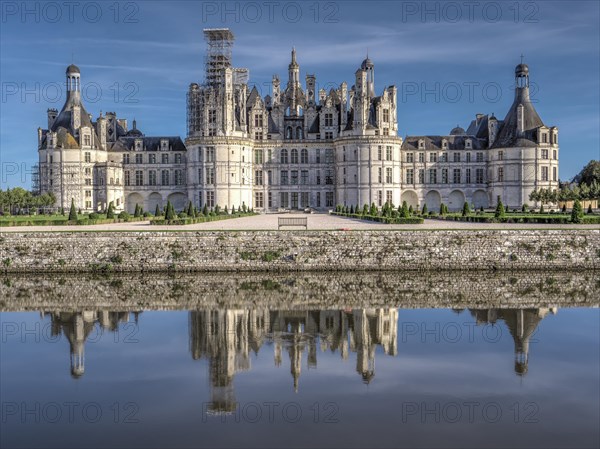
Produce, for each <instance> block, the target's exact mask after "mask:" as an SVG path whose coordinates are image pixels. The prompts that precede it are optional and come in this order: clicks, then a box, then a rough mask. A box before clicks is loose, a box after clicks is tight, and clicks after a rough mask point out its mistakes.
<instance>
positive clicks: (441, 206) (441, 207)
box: [440, 203, 446, 215]
mask: <svg viewBox="0 0 600 449" xmlns="http://www.w3.org/2000/svg"><path fill="white" fill-rule="evenodd" d="M440 215H446V205H445V204H444V203H441V204H440Z"/></svg>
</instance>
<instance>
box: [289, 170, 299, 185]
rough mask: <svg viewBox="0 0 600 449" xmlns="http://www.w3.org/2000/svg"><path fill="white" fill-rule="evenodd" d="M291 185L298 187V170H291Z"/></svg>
mask: <svg viewBox="0 0 600 449" xmlns="http://www.w3.org/2000/svg"><path fill="white" fill-rule="evenodd" d="M291 179H292V185H298V170H292V177H291Z"/></svg>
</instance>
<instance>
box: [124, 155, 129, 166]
mask: <svg viewBox="0 0 600 449" xmlns="http://www.w3.org/2000/svg"><path fill="white" fill-rule="evenodd" d="M123 163H124V164H129V154H124V155H123Z"/></svg>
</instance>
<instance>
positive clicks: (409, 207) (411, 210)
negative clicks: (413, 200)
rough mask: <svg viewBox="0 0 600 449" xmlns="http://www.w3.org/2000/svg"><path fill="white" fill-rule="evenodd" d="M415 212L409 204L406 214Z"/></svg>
mask: <svg viewBox="0 0 600 449" xmlns="http://www.w3.org/2000/svg"><path fill="white" fill-rule="evenodd" d="M414 213H415V210H414V209H413V207H412V204H411V205H410V206H408V215H413V214H414Z"/></svg>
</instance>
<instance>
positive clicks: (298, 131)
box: [296, 126, 304, 140]
mask: <svg viewBox="0 0 600 449" xmlns="http://www.w3.org/2000/svg"><path fill="white" fill-rule="evenodd" d="M303 138H304V137H303V136H302V128H301V127H300V126H299V127H298V128H296V139H298V140H300V139H303Z"/></svg>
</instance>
